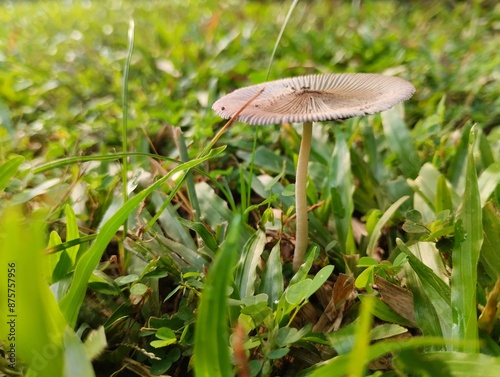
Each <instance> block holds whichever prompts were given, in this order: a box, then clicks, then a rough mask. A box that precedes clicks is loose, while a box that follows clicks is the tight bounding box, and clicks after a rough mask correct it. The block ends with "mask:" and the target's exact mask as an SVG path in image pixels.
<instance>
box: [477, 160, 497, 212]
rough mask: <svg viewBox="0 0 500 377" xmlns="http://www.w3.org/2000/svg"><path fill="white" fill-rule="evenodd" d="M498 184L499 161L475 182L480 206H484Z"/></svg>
mask: <svg viewBox="0 0 500 377" xmlns="http://www.w3.org/2000/svg"><path fill="white" fill-rule="evenodd" d="M499 183H500V161H497V162H495V163H494V164H491V165H490V166H488V167H487V168H486V169H485V170H484V171H483V172H482V174H481V175H480V176H479V178H478V180H477V185H478V186H479V192H480V193H481V194H480V195H481V206H484V204H485V203H486V201H487V200H488V199H489V198H490V196H491V194H493V192H494V191H495V189H496V188H497V187H498V184H499Z"/></svg>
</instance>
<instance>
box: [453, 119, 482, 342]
mask: <svg viewBox="0 0 500 377" xmlns="http://www.w3.org/2000/svg"><path fill="white" fill-rule="evenodd" d="M475 133H476V128H475V127H473V128H472V129H471V134H470V137H469V140H470V142H469V153H468V158H467V167H466V177H465V191H464V196H463V198H462V200H463V202H462V206H461V209H460V214H459V218H458V221H457V222H456V224H455V246H454V247H453V254H452V262H453V270H452V273H451V307H452V314H453V331H452V336H453V338H454V339H463V340H465V341H466V343H465V345H464V348H463V351H466V352H477V350H478V348H477V347H478V346H477V339H478V332H477V313H476V284H477V264H478V261H479V252H480V250H481V245H482V243H483V226H482V211H481V197H480V194H479V188H478V184H477V176H476V164H475V162H474V140H475ZM459 350H462V349H461V348H460V349H459Z"/></svg>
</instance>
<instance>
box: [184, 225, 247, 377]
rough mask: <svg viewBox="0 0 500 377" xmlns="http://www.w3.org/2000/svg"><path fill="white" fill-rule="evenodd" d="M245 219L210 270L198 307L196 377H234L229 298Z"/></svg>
mask: <svg viewBox="0 0 500 377" xmlns="http://www.w3.org/2000/svg"><path fill="white" fill-rule="evenodd" d="M240 231H241V218H240V217H239V216H236V217H235V218H234V219H233V221H232V222H231V225H230V227H229V230H228V236H227V239H226V241H225V242H224V244H223V245H222V246H221V248H220V250H219V252H218V253H217V255H216V257H215V260H214V262H213V265H212V267H211V268H210V270H209V273H208V277H207V282H206V284H205V289H204V290H203V292H202V296H201V301H200V304H199V306H198V319H197V321H196V328H195V342H194V370H195V375H196V376H199V377H201V376H204V377H212V376H223V377H224V376H228V377H229V376H232V375H233V373H232V365H231V358H230V355H229V341H228V340H229V336H228V322H227V315H228V298H227V287H228V286H229V284H230V281H231V276H232V271H233V266H234V264H235V261H236V255H237V254H236V253H235V249H237V248H238V246H239V238H240V235H239V233H240Z"/></svg>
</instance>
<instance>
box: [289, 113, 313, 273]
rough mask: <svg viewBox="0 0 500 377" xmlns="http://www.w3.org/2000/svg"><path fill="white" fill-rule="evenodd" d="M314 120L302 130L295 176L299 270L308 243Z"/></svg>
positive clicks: (296, 263) (296, 266) (296, 264)
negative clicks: (308, 185) (309, 181)
mask: <svg viewBox="0 0 500 377" xmlns="http://www.w3.org/2000/svg"><path fill="white" fill-rule="evenodd" d="M311 137H312V122H305V123H304V126H303V130H302V141H301V143H300V150H299V159H298V161H297V176H296V178H295V216H296V218H295V220H296V222H295V224H296V225H295V228H296V235H295V253H294V255H293V270H294V271H297V270H298V269H299V267H300V265H301V264H302V263H303V262H304V254H305V253H306V250H307V245H308V241H309V239H308V235H309V230H308V226H309V224H308V220H307V194H306V185H307V165H308V163H309V152H310V151H311Z"/></svg>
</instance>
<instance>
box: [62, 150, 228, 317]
mask: <svg viewBox="0 0 500 377" xmlns="http://www.w3.org/2000/svg"><path fill="white" fill-rule="evenodd" d="M222 151H223V149H216V150H215V149H214V150H213V151H212V152H211V153H209V154H208V155H207V156H205V157H202V158H198V159H195V160H193V161H189V162H186V163H183V164H181V165H179V166H177V167H176V168H175V169H172V170H171V171H170V172H168V174H166V175H165V176H164V177H162V178H161V179H159V180H158V181H156V182H155V183H154V184H152V185H151V186H149V187H148V188H147V189H145V190H143V191H141V192H140V193H138V194H137V195H136V196H134V197H133V198H131V199H129V200H128V201H127V202H125V203H124V204H123V206H122V207H121V208H120V209H119V210H118V211H116V212H115V214H114V215H113V216H112V217H111V218H110V219H109V220H108V221H106V223H105V224H104V225H103V226H102V228H101V231H100V232H99V235H98V236H97V238H96V240H95V241H94V243H93V244H92V246H91V247H90V248H89V249H88V250H87V251H86V253H85V254H84V255H83V256H82V257H81V258H80V259H79V261H78V264H77V265H76V269H75V273H74V275H73V281H72V283H71V286H70V288H69V292H68V293H67V294H66V295H65V296H64V297H63V298H62V299H61V302H60V307H61V311H62V312H63V314H64V316H65V318H66V321H67V322H68V324H69V326H70V327H74V326H75V323H76V319H77V316H78V312H79V311H80V307H81V305H82V302H83V299H84V297H85V292H86V290H87V284H88V280H89V278H90V276H91V275H92V272H93V271H94V268H95V267H96V266H97V264H98V263H99V260H100V259H101V256H102V253H103V252H104V250H105V249H106V247H107V246H108V244H109V242H110V241H111V239H112V238H113V237H114V235H115V234H116V232H117V231H118V229H119V228H120V226H121V225H122V224H123V222H124V221H125V219H126V218H127V217H128V216H129V215H130V214H131V213H132V212H133V211H134V209H135V208H137V207H138V206H139V205H140V203H141V202H142V201H143V200H144V199H146V197H147V196H148V195H149V194H151V193H152V192H153V191H154V190H156V189H157V188H158V187H160V186H161V185H163V184H164V183H165V182H166V181H167V180H169V179H170V178H171V177H172V175H173V174H175V173H177V172H179V171H183V170H187V169H191V168H193V167H195V166H197V165H199V164H201V163H202V162H204V161H206V160H208V159H210V158H213V157H215V156H217V155H219V154H220V153H221V152H222Z"/></svg>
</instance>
